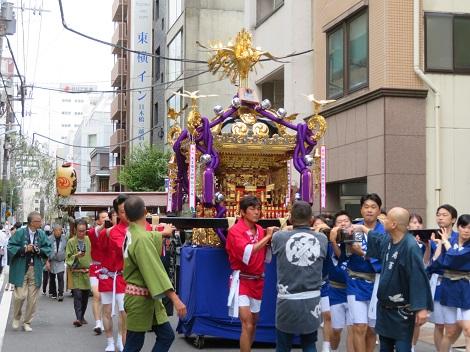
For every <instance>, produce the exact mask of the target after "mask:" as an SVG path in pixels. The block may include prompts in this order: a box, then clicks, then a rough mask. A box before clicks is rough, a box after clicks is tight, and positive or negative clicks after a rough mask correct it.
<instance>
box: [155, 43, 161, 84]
mask: <svg viewBox="0 0 470 352" xmlns="http://www.w3.org/2000/svg"><path fill="white" fill-rule="evenodd" d="M155 55H156V56H157V57H156V58H155V69H154V71H155V77H156V80H158V79H159V78H160V47H158V48H157V50H155Z"/></svg>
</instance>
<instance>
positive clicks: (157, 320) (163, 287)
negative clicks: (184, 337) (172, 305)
mask: <svg viewBox="0 0 470 352" xmlns="http://www.w3.org/2000/svg"><path fill="white" fill-rule="evenodd" d="M125 243H126V247H125V248H124V272H123V275H124V280H126V283H127V284H132V285H136V286H139V287H144V288H147V289H148V290H149V292H150V295H151V296H152V297H153V299H149V298H147V297H142V296H132V295H128V294H126V295H125V297H124V308H125V310H126V313H127V328H128V329H129V330H132V331H141V332H144V331H149V330H151V329H152V326H154V325H161V324H163V323H165V322H167V321H168V316H167V315H166V311H165V308H164V306H163V304H162V300H161V298H162V297H164V296H165V292H166V291H168V290H172V289H173V286H172V285H171V282H170V279H169V278H168V274H167V273H166V271H165V268H164V267H163V264H162V261H161V259H160V255H161V250H162V235H161V233H159V232H148V231H145V229H144V228H142V227H140V226H139V225H136V224H135V223H132V222H131V223H130V224H129V229H128V231H127V235H126V241H125Z"/></svg>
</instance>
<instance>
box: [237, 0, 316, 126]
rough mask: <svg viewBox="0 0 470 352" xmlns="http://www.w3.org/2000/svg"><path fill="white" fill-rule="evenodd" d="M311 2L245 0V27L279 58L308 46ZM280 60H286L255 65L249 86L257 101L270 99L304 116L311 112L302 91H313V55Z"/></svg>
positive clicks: (275, 103) (309, 46) (264, 47)
mask: <svg viewBox="0 0 470 352" xmlns="http://www.w3.org/2000/svg"><path fill="white" fill-rule="evenodd" d="M311 4H312V2H311V1H310V0H296V1H283V0H256V1H253V0H245V27H246V28H247V30H248V31H250V32H251V33H252V34H253V43H254V45H255V46H256V47H261V49H262V50H266V51H269V52H270V53H271V54H273V55H274V56H278V57H280V56H285V55H288V54H291V53H294V52H297V53H299V52H303V51H306V50H309V49H311V48H312V45H313V39H312V5H311ZM283 61H286V62H287V63H279V62H275V61H265V62H262V64H261V65H260V64H258V65H257V66H256V72H255V73H251V74H250V77H249V85H250V87H251V88H253V89H256V93H257V96H258V99H259V100H260V101H261V100H262V99H269V100H270V101H271V103H272V105H273V107H274V108H280V107H283V108H285V109H286V110H287V112H288V113H299V116H298V119H302V118H305V117H307V116H309V115H310V114H311V113H312V104H311V103H310V102H308V100H307V99H306V98H305V97H304V96H303V95H302V94H310V93H313V54H312V53H308V54H304V55H299V56H295V57H291V58H288V59H285V60H283ZM319 98H322V99H323V98H324V97H319Z"/></svg>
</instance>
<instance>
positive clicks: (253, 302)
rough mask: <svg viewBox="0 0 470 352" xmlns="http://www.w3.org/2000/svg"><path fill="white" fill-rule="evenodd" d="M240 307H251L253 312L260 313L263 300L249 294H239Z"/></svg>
mask: <svg viewBox="0 0 470 352" xmlns="http://www.w3.org/2000/svg"><path fill="white" fill-rule="evenodd" d="M238 306H239V307H250V311H251V312H252V313H259V311H260V310H261V300H260V299H254V298H251V297H248V296H247V295H241V296H238Z"/></svg>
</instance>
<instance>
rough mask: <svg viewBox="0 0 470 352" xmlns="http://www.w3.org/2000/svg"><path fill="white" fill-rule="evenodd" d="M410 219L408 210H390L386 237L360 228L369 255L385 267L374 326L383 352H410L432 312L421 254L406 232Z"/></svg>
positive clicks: (378, 293) (412, 238)
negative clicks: (416, 329) (416, 333)
mask: <svg viewBox="0 0 470 352" xmlns="http://www.w3.org/2000/svg"><path fill="white" fill-rule="evenodd" d="M409 219H410V214H409V213H408V211H407V210H406V209H403V208H393V209H391V210H390V211H389V212H388V215H387V217H386V218H385V221H384V227H385V231H386V234H385V235H382V234H380V233H377V232H375V231H370V230H369V229H368V228H366V227H365V226H361V225H358V227H360V229H361V230H362V231H364V232H365V233H367V253H366V255H367V256H370V257H374V258H377V259H379V260H380V261H381V264H382V270H381V273H380V281H379V287H378V291H377V299H378V302H377V321H376V325H375V330H376V332H377V333H378V334H379V335H380V351H381V352H393V351H396V352H409V351H411V340H412V337H413V329H414V326H415V322H416V323H417V325H422V324H424V323H425V322H426V320H427V316H428V311H431V310H432V309H433V301H432V295H431V289H430V286H429V281H428V278H427V275H426V272H425V269H424V265H423V259H422V253H421V250H420V248H419V246H418V244H417V243H416V240H415V238H414V237H413V236H412V235H411V234H410V233H408V231H407V225H408V222H409Z"/></svg>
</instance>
